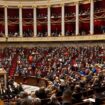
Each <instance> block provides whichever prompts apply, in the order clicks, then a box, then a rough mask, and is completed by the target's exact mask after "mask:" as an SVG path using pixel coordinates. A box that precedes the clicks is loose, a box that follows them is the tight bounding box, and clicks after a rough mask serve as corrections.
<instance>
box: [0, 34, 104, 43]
mask: <svg viewBox="0 0 105 105" xmlns="http://www.w3.org/2000/svg"><path fill="white" fill-rule="evenodd" d="M76 41H81V42H84V41H105V34H99V35H86V36H61V37H30V38H29V37H28V38H26V37H17V38H16V37H8V40H7V38H6V37H5V38H0V42H76Z"/></svg>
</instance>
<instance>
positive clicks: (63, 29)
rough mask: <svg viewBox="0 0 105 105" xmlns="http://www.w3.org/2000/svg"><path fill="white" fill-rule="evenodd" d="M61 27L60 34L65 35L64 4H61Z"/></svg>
mask: <svg viewBox="0 0 105 105" xmlns="http://www.w3.org/2000/svg"><path fill="white" fill-rule="evenodd" d="M61 26H62V28H61V30H62V36H64V35H65V6H64V4H63V5H62V25H61Z"/></svg>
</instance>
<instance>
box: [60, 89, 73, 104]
mask: <svg viewBox="0 0 105 105" xmlns="http://www.w3.org/2000/svg"><path fill="white" fill-rule="evenodd" d="M62 105H72V92H71V91H70V90H69V89H67V90H65V91H64V92H63V95H62Z"/></svg>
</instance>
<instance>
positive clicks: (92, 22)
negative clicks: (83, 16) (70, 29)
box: [90, 0, 94, 35]
mask: <svg viewBox="0 0 105 105" xmlns="http://www.w3.org/2000/svg"><path fill="white" fill-rule="evenodd" d="M90 34H91V35H93V34H94V1H93V0H91V3H90Z"/></svg>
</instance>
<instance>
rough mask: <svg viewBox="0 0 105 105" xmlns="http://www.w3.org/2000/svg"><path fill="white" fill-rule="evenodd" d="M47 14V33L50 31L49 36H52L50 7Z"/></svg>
mask: <svg viewBox="0 0 105 105" xmlns="http://www.w3.org/2000/svg"><path fill="white" fill-rule="evenodd" d="M47 14H48V17H47V18H48V27H47V31H48V36H51V8H50V6H48V8H47Z"/></svg>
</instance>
